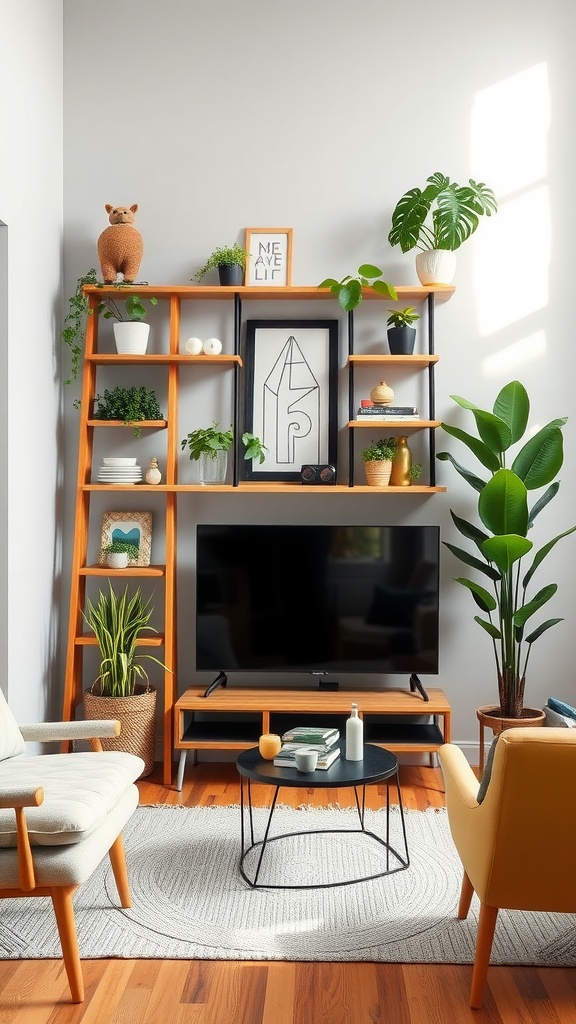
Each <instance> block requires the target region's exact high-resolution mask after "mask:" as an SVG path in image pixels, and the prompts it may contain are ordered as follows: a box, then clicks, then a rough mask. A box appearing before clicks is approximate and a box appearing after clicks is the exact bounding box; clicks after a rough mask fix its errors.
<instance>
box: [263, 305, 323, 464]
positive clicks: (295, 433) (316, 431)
mask: <svg viewBox="0 0 576 1024" xmlns="http://www.w3.org/2000/svg"><path fill="white" fill-rule="evenodd" d="M338 328H339V322H338V320H247V321H246V337H245V350H244V359H245V366H246V375H245V379H246V391H245V429H246V430H247V431H249V432H250V433H252V434H256V435H257V436H258V437H259V438H260V440H261V441H262V442H263V444H264V445H265V446H266V448H267V449H268V451H267V453H266V459H265V461H264V462H263V463H262V464H260V463H259V462H258V460H254V459H253V460H249V461H246V460H243V466H244V479H245V480H261V481H268V480H284V481H300V479H301V476H300V472H301V467H302V466H303V465H307V464H308V465H310V464H325V463H331V464H333V465H336V458H337V448H338V419H337V417H338V395H337V386H338ZM296 403H298V408H296Z"/></svg>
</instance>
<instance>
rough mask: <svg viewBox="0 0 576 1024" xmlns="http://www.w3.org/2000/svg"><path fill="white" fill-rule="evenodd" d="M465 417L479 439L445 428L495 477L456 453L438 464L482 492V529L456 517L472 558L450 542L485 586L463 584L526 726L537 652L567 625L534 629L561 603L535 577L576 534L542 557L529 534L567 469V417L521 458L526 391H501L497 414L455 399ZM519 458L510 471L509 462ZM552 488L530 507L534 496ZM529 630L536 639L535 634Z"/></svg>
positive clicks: (502, 685)
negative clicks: (544, 612)
mask: <svg viewBox="0 0 576 1024" xmlns="http://www.w3.org/2000/svg"><path fill="white" fill-rule="evenodd" d="M451 397H452V398H453V400H454V401H455V402H456V403H457V404H458V405H459V406H461V408H462V409H467V410H469V411H470V412H471V413H472V415H473V417H474V419H475V421H476V430H477V434H478V436H474V435H473V434H469V433H466V431H464V430H461V429H460V428H459V427H455V426H451V425H449V424H447V423H442V428H443V429H444V430H445V431H446V433H448V434H450V436H451V437H454V438H455V439H456V440H457V441H460V442H461V443H462V444H463V445H464V446H465V447H466V448H468V449H469V451H470V452H472V454H473V455H474V456H475V457H476V459H477V460H478V461H479V463H480V464H481V466H482V467H483V469H484V470H487V472H488V476H487V477H486V474H485V473H484V474H483V475H482V476H478V475H477V474H476V473H475V472H474V471H473V470H471V469H467V468H465V467H464V466H462V465H460V463H459V462H457V461H456V459H455V458H453V456H452V455H451V454H450V453H449V452H439V453H438V455H437V458H438V459H440V460H442V461H445V462H451V463H452V465H453V466H454V468H455V469H456V471H457V472H458V473H459V474H460V476H461V477H463V479H464V480H466V482H467V483H468V484H470V486H471V487H472V488H473V489H474V490H475V491H476V492H477V494H478V503H477V512H478V519H479V521H480V524H479V525H477V524H475V523H471V522H467V521H466V520H465V519H462V518H460V516H458V515H456V513H455V512H453V511H452V510H451V516H452V520H453V522H454V525H455V527H456V529H457V530H458V532H459V533H460V534H461V535H462V537H464V538H465V539H466V540H467V541H469V542H470V543H471V545H472V550H471V551H467V550H464V549H463V548H460V547H456V546H455V545H454V544H450V543H448V542H447V541H444V544H445V546H446V547H447V548H448V549H449V550H450V551H451V552H452V553H453V554H454V555H456V557H457V558H459V559H460V561H462V562H464V564H465V565H466V566H467V567H468V569H472V570H473V572H474V575H475V576H477V574H480V579H483V582H484V583H485V584H486V585H482V583H480V582H478V580H477V578H475V579H474V578H473V579H469V578H468V577H458V578H457V579H456V582H457V583H460V584H461V585H462V586H463V587H465V588H466V589H467V590H468V591H469V592H470V594H471V596H472V598H473V600H474V602H475V604H476V606H477V607H478V608H479V609H480V613H481V614H480V615H475V616H474V619H475V621H476V622H477V623H478V625H479V626H480V627H481V628H482V629H483V630H484V631H485V632H486V633H487V635H488V637H489V638H490V640H491V643H492V648H493V651H494V657H495V660H496V669H497V673H498V695H499V705H500V707H499V710H500V713H501V715H502V717H504V718H512V719H514V718H516V719H518V718H522V717H523V709H524V684H525V678H526V669H527V667H528V661H529V657H530V652H531V649H532V644H533V643H534V642H535V641H536V640H538V638H539V637H541V636H542V634H543V633H545V632H547V630H549V629H550V628H551V627H552V626H555V625H556V624H557V623H558V622H561V621H562V619H559V618H548V619H545V621H541V622H538V624H536V625H534V626H532V625H530V627H529V626H528V624H529V623H531V620H532V619H533V617H534V616H536V615H537V614H538V613H539V612H540V611H541V609H543V608H544V606H545V605H547V604H548V602H549V601H550V600H551V599H552V598H553V597H554V595H555V594H556V591H557V589H558V587H557V584H556V583H546V584H545V585H544V586H542V587H540V589H538V590H536V592H535V593H534V592H533V588H534V584H533V580H534V576H535V574H536V571H537V569H538V568H539V567H540V565H541V563H542V562H543V561H544V559H545V558H546V556H547V555H548V554H549V553H550V551H551V550H552V548H553V547H554V546H555V545H556V544H557V543H558V541H559V540H562V538H563V537H567V536H568V535H569V534H571V533H574V531H575V530H576V526H572V527H570V528H569V529H568V530H564V531H563V532H562V533H559V534H558V535H557V536H555V537H553V538H552V540H549V541H547V542H546V543H545V544H543V545H542V547H540V548H539V549H538V550H537V551H535V550H534V545H533V543H532V541H531V540H530V539H529V537H528V534H529V532H530V530H531V528H532V526H533V525H534V522H535V520H536V517H537V516H539V515H540V513H541V512H542V511H543V510H544V509H545V508H546V506H547V505H548V504H549V502H550V501H552V499H553V498H554V497H555V496H556V494H557V493H558V489H559V487H560V482H559V481H558V480H556V479H555V477H556V476H557V474H558V472H559V470H560V467H561V466H562V463H563V461H564V452H563V438H562V427H563V426H564V424H565V423H566V417H563V418H561V419H555V420H551V422H550V423H547V424H546V426H544V427H542V428H541V429H540V430H538V431H537V432H536V433H535V434H534V435H533V436H531V437H528V439H527V440H525V441H524V442H523V444H522V446H521V447H520V449H519V450H517V452H516V454H515V455H513V457H512V453H511V448H512V446H513V445H516V444H518V443H519V442H521V441H522V440H523V438H524V437H525V435H526V431H527V428H528V418H529V414H530V401H529V398H528V394H527V392H526V389H525V388H524V386H523V385H522V384H521V383H520V382H519V381H517V380H515V381H511V382H510V383H509V384H507V385H506V386H505V387H504V388H502V390H501V391H500V393H499V395H498V396H497V398H496V401H495V402H494V408H493V410H492V412H489V411H486V410H484V409H479V408H478V406H476V405H473V403H472V402H469V401H467V400H466V399H464V398H460V397H459V396H458V395H452V396H451ZM509 453H510V457H512V463H511V465H510V467H509V468H508V466H507V458H508V456H509ZM541 488H546V489H545V490H544V491H543V492H542V493H541V494H540V495H539V496H538V497H537V498H536V500H535V501H534V503H533V504H530V501H529V495H530V494H531V493H533V492H534V491H538V490H540V489H541ZM528 629H529V631H528Z"/></svg>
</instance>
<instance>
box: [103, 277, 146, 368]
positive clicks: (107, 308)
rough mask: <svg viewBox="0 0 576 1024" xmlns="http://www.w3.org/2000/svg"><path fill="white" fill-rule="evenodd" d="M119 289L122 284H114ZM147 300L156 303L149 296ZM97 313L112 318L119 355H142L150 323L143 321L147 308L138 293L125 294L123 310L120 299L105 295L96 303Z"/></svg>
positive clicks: (106, 318) (105, 317) (107, 318)
mask: <svg viewBox="0 0 576 1024" xmlns="http://www.w3.org/2000/svg"><path fill="white" fill-rule="evenodd" d="M114 287H115V288H118V289H119V290H120V289H121V288H122V284H121V283H120V284H117V285H115V286H114ZM148 301H149V302H150V304H151V305H152V306H156V305H157V304H158V299H156V298H155V297H154V296H150V297H149V299H148ZM98 313H99V314H100V315H101V316H103V317H104V319H105V320H114V321H115V323H114V325H113V330H114V340H115V342H116V351H117V352H118V354H119V355H142V354H143V353H144V352H145V351H146V349H147V347H148V337H149V334H150V324H146V323H144V320H145V318H146V317H147V316H148V310H147V309H146V306H145V305H144V300H143V299H141V298H140V296H139V295H127V296H126V298H125V299H124V310H122V308H121V306H120V301H119V300H118V299H115V298H114V297H113V296H112V295H106V296H105V297H104V298H103V299H102V302H100V303H99V304H98Z"/></svg>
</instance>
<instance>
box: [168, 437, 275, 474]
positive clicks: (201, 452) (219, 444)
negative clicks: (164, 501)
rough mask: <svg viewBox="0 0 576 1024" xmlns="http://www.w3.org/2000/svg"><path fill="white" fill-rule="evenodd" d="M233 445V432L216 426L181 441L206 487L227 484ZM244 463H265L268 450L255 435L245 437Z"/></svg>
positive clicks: (183, 449)
mask: <svg viewBox="0 0 576 1024" xmlns="http://www.w3.org/2000/svg"><path fill="white" fill-rule="evenodd" d="M233 444H234V431H233V430H232V427H231V426H230V427H229V428H228V430H220V429H219V424H218V423H216V422H214V423H213V424H212V426H211V427H198V429H197V430H193V431H191V433H189V434H187V435H186V437H184V438H183V439H182V441H181V446H182V451H185V450H186V448H188V449H189V451H190V459H192V460H193V461H195V462H198V463H199V481H200V483H201V484H204V485H208V486H210V485H215V484H224V483H225V482H226V474H227V471H228V452H229V451H230V449H231V447H232V445H233ZM242 444H243V445H244V447H245V449H246V451H245V453H244V458H245V459H258V461H259V462H260V463H262V462H264V459H265V458H266V452H267V451H268V449H267V448H266V447H265V446H264V445H263V444H262V442H261V441H260V438H258V437H256V435H255V434H250V433H248V432H245V433H244V434H242Z"/></svg>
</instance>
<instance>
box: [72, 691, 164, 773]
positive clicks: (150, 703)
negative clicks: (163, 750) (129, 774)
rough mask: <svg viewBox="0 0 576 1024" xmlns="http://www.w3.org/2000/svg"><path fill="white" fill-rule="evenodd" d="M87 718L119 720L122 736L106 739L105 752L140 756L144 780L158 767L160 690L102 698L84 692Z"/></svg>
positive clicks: (103, 744)
mask: <svg viewBox="0 0 576 1024" xmlns="http://www.w3.org/2000/svg"><path fill="white" fill-rule="evenodd" d="M84 715H85V718H86V719H87V720H88V721H94V720H95V719H96V720H97V719H102V718H104V719H108V718H116V719H117V720H118V721H119V722H120V723H121V729H120V735H119V736H115V737H113V738H112V739H103V740H102V746H103V748H104V750H122V751H124V753H128V754H136V755H137V756H138V757H141V758H142V759H143V761H144V771H143V772H142V775H141V776H140V778H144V776H146V775H150V773H151V772H152V770H153V768H154V748H155V739H156V690H155V689H154V688H152V689H150V690H149V691H148V692H146V691H144V690H138V689H137V690H136V693H135V694H134V695H133V696H132V697H99V696H98V695H97V694H95V693H92V692H91V691H90V690H85V691H84Z"/></svg>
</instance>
